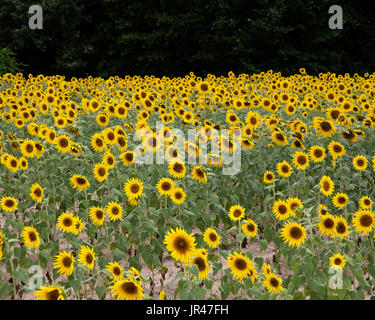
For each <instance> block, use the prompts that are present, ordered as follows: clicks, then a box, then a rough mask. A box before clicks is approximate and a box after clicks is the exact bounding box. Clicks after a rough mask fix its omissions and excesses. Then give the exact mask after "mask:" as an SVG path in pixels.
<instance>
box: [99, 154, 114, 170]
mask: <svg viewBox="0 0 375 320" xmlns="http://www.w3.org/2000/svg"><path fill="white" fill-rule="evenodd" d="M102 164H104V165H105V166H106V167H107V168H108V169H113V168H114V167H115V165H116V159H115V157H114V155H113V154H112V153H110V152H108V151H107V152H106V153H105V154H104V155H103V159H102Z"/></svg>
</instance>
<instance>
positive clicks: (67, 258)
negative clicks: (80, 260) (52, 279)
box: [53, 251, 75, 276]
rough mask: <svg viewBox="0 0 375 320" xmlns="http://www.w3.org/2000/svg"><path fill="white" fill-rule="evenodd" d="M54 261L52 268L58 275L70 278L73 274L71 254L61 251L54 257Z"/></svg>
mask: <svg viewBox="0 0 375 320" xmlns="http://www.w3.org/2000/svg"><path fill="white" fill-rule="evenodd" d="M54 261H55V262H54V264H53V267H54V268H55V269H58V270H57V272H58V273H61V274H62V275H67V276H70V275H71V274H72V273H73V269H74V262H75V260H74V257H73V255H72V254H71V253H68V252H66V251H61V252H59V254H58V255H56V256H55V257H54Z"/></svg>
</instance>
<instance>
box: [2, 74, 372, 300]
mask: <svg viewBox="0 0 375 320" xmlns="http://www.w3.org/2000/svg"><path fill="white" fill-rule="evenodd" d="M0 116H1V121H0V161H1V164H0V258H1V260H0V297H1V299H41V300H63V299H70V300H76V299H77V300H78V299H80V300H82V299H119V300H130V299H151V300H153V299H155V300H158V299H160V300H162V299H170V300H172V299H200V300H206V299H219V300H222V299H223V300H224V299H288V300H293V299H372V298H373V297H374V292H375V291H374V290H375V287H374V286H375V280H374V278H375V265H374V262H375V257H374V256H375V251H374V226H375V214H374V212H373V200H374V199H375V190H374V182H375V180H374V177H375V133H374V129H375V74H365V75H363V76H359V75H358V74H355V75H353V76H350V75H349V74H345V75H337V74H333V73H324V74H323V73H321V74H319V75H317V76H310V75H308V74H307V73H306V71H305V69H303V68H302V69H300V72H299V73H298V74H295V75H292V76H289V77H284V76H282V75H281V74H280V73H275V72H272V71H271V70H270V71H268V72H262V73H259V74H253V75H249V74H240V75H235V74H233V73H232V72H230V73H228V75H227V76H220V77H218V76H213V75H210V74H209V75H207V77H205V78H201V77H197V76H195V75H194V74H193V73H190V74H189V75H186V76H185V77H179V78H169V77H162V78H157V77H154V76H145V77H140V76H133V77H131V76H125V77H124V78H121V77H118V76H116V77H110V78H108V79H103V78H100V77H98V78H93V77H87V78H84V79H82V78H79V79H77V78H72V79H70V80H69V81H68V80H67V79H65V77H63V76H43V75H38V76H32V75H29V76H28V77H25V76H24V75H22V74H15V75H14V74H9V73H8V74H4V75H2V76H1V77H0ZM161 125H162V126H161ZM160 128H162V129H160ZM191 132H195V133H196V134H195V135H191V134H188V133H191ZM177 133H179V134H177ZM225 133H227V134H225ZM191 136H193V138H191ZM178 146H182V148H181V147H178ZM160 154H162V155H163V159H164V160H163V161H156V157H157V155H160ZM146 156H149V158H148V159H151V161H146V160H144V159H146V158H147V157H146ZM142 159H143V160H142ZM228 159H229V160H230V161H229V160H228ZM141 160H142V161H143V162H142V161H141ZM234 165H236V167H237V168H239V170H235V169H233V170H232V169H231V168H232V167H234Z"/></svg>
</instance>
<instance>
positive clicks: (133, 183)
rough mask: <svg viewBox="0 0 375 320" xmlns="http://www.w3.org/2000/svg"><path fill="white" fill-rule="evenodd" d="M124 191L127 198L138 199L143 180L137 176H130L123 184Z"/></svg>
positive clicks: (141, 190)
mask: <svg viewBox="0 0 375 320" xmlns="http://www.w3.org/2000/svg"><path fill="white" fill-rule="evenodd" d="M124 192H125V194H126V196H127V197H128V198H129V199H138V198H139V197H140V196H141V195H142V192H143V182H142V181H141V180H140V179H138V178H131V179H128V180H127V181H126V183H125V184H124Z"/></svg>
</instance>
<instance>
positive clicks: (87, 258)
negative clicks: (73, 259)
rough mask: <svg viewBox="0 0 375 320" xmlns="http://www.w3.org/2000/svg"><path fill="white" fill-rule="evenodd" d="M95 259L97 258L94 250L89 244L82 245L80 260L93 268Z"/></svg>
mask: <svg viewBox="0 0 375 320" xmlns="http://www.w3.org/2000/svg"><path fill="white" fill-rule="evenodd" d="M95 260H96V258H95V252H94V250H93V249H92V248H90V247H88V246H85V245H82V246H81V250H80V252H79V255H78V262H79V263H80V264H83V265H84V266H86V267H88V268H89V269H93V268H94V264H95Z"/></svg>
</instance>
